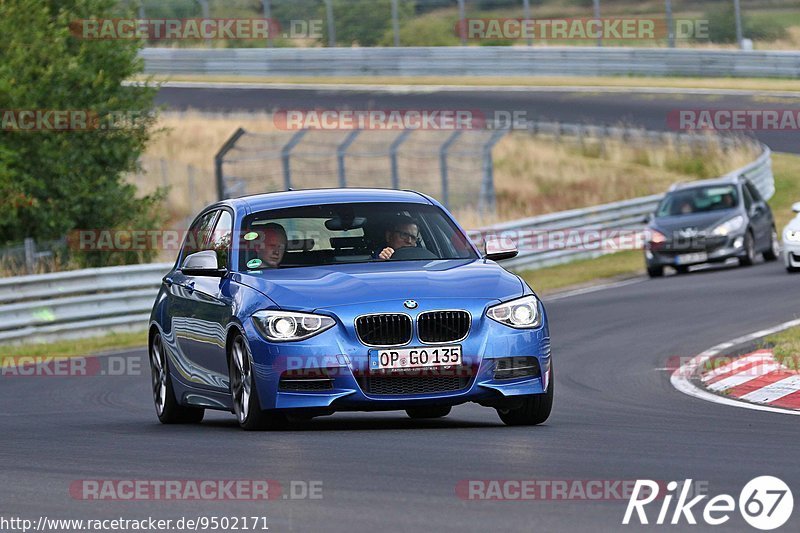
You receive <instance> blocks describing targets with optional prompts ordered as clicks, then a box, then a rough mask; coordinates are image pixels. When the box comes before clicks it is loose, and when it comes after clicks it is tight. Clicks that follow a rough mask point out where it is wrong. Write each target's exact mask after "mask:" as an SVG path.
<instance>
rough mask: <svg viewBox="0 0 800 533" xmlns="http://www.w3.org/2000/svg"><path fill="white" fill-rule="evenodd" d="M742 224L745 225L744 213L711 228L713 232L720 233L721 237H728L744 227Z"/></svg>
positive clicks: (713, 233)
mask: <svg viewBox="0 0 800 533" xmlns="http://www.w3.org/2000/svg"><path fill="white" fill-rule="evenodd" d="M742 226H744V217H743V216H742V215H736V216H735V217H733V218H732V219H730V220H728V221H725V222H723V223H722V224H720V225H719V226H717V227H716V228H714V229H713V230H711V234H712V235H718V236H720V237H727V236H728V235H730V234H731V233H733V232H734V231H737V230H740V229H742Z"/></svg>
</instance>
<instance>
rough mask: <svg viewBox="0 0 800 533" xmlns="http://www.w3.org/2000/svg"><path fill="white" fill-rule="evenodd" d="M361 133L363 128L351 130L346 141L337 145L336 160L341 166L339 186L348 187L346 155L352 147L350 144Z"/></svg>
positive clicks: (339, 166)
mask: <svg viewBox="0 0 800 533" xmlns="http://www.w3.org/2000/svg"><path fill="white" fill-rule="evenodd" d="M359 133H361V130H353V131H351V132H350V133H349V134H348V135H347V137H345V139H344V141H342V143H341V144H340V145H339V146H337V147H336V161H337V164H338V168H339V187H347V172H346V171H345V168H344V158H345V155H347V149H348V148H350V145H351V144H353V141H355V140H356V137H358V134H359Z"/></svg>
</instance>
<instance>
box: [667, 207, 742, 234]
mask: <svg viewBox="0 0 800 533" xmlns="http://www.w3.org/2000/svg"><path fill="white" fill-rule="evenodd" d="M738 213H739V211H738V210H737V209H721V210H719V211H711V212H709V213H696V214H691V215H679V216H674V217H658V218H656V219H654V220H653V223H652V224H651V226H652V227H653V229H656V230H658V231H661V232H673V231H677V230H680V229H683V228H696V229H697V230H698V231H703V230H710V229H713V228H714V227H716V226H718V225H719V224H721V223H723V222H725V221H726V220H729V219H731V218H733V217H735V216H736V215H737V214H738Z"/></svg>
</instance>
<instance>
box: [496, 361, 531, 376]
mask: <svg viewBox="0 0 800 533" xmlns="http://www.w3.org/2000/svg"><path fill="white" fill-rule="evenodd" d="M540 375H541V370H540V369H539V360H538V359H536V358H535V357H503V358H502V359H498V360H497V362H496V363H495V367H494V379H514V378H538V377H539V376H540Z"/></svg>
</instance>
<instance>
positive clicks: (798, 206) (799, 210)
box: [792, 202, 800, 213]
mask: <svg viewBox="0 0 800 533" xmlns="http://www.w3.org/2000/svg"><path fill="white" fill-rule="evenodd" d="M792 211H794V212H795V213H800V202H797V203H796V204H792Z"/></svg>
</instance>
